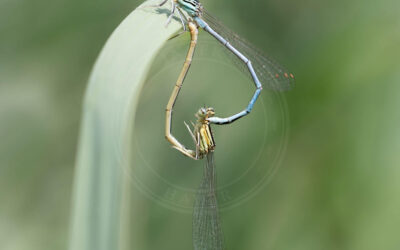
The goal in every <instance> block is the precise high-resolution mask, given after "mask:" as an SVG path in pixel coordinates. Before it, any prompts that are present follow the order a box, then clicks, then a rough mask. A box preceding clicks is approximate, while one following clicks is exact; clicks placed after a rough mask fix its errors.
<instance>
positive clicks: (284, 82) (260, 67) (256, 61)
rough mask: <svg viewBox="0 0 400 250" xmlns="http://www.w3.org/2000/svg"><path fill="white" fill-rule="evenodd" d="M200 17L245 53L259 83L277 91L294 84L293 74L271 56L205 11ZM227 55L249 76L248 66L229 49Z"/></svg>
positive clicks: (285, 89)
mask: <svg viewBox="0 0 400 250" xmlns="http://www.w3.org/2000/svg"><path fill="white" fill-rule="evenodd" d="M202 18H203V19H204V21H206V22H207V23H208V25H210V27H211V28H212V29H213V30H215V31H216V32H217V33H219V34H220V35H221V36H222V37H224V38H225V39H226V40H227V41H229V43H230V44H232V46H233V47H235V48H236V49H237V50H239V51H240V52H241V53H242V54H243V55H245V56H246V57H247V58H248V59H250V61H251V62H252V64H253V67H254V70H255V71H256V74H257V76H258V78H259V80H260V82H261V84H262V85H263V86H264V87H266V88H269V89H272V90H277V91H287V90H290V89H292V88H293V86H294V76H293V74H292V73H290V72H289V71H288V70H287V69H285V68H284V67H282V66H281V65H280V64H279V63H277V62H276V61H275V60H274V59H272V58H271V57H269V56H267V55H265V54H263V53H262V52H261V51H260V50H258V49H257V48H256V47H255V46H253V45H252V44H251V43H249V42H247V41H246V40H245V39H243V38H241V37H239V36H238V35H237V34H236V33H234V32H233V31H231V30H230V29H229V28H227V27H226V26H224V25H223V24H222V23H221V22H220V21H218V20H217V19H216V18H215V17H213V16H212V15H211V14H209V13H208V12H207V11H203V16H202ZM227 52H229V56H230V57H231V58H232V60H233V61H234V62H235V65H236V66H237V67H238V68H239V69H240V70H241V71H242V72H244V73H245V74H246V75H247V76H248V77H250V78H251V75H250V74H249V71H248V68H247V66H246V65H244V63H243V62H241V61H240V60H239V59H238V58H237V57H236V56H235V55H233V54H232V53H231V52H230V51H228V50H227Z"/></svg>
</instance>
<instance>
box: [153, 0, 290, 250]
mask: <svg viewBox="0 0 400 250" xmlns="http://www.w3.org/2000/svg"><path fill="white" fill-rule="evenodd" d="M168 1H170V3H171V13H170V15H169V17H168V19H167V25H168V23H169V22H170V21H171V20H172V18H173V16H174V15H175V14H176V13H177V14H178V16H179V19H180V21H181V23H182V26H183V30H184V31H186V30H188V31H189V32H190V35H191V41H190V46H189V50H188V53H187V56H186V60H185V62H184V65H183V68H182V70H181V73H180V75H179V77H178V80H177V82H176V84H175V87H174V90H173V92H172V94H171V97H170V99H169V101H168V104H167V107H166V126H165V136H166V138H167V140H168V141H169V142H170V143H171V144H172V146H173V147H174V148H175V149H177V150H179V151H180V152H181V153H183V154H184V155H186V156H188V157H190V158H193V159H195V160H198V159H201V158H204V156H206V158H207V160H206V162H205V168H204V174H203V181H202V184H201V185H200V188H199V191H198V193H197V197H196V201H195V206H194V215H193V244H194V249H195V250H222V249H224V246H223V235H222V230H221V226H220V222H219V218H218V217H219V215H218V206H217V199H216V190H215V185H216V183H215V182H216V178H215V166H214V157H213V151H214V148H215V142H214V138H213V135H212V132H211V128H210V124H219V125H222V124H229V123H232V122H234V121H236V120H238V119H239V118H242V117H244V116H246V115H247V114H249V113H250V112H251V110H252V109H253V106H254V104H255V102H256V101H257V99H258V97H259V95H260V93H261V91H262V88H263V87H267V88H269V89H272V90H275V91H286V90H290V89H291V88H292V87H293V85H294V76H293V74H291V73H289V72H288V71H287V70H286V69H285V68H284V67H282V66H280V65H279V64H278V63H276V62H275V61H274V60H272V59H271V58H270V57H268V56H265V55H263V54H262V53H261V52H260V51H259V50H258V49H256V48H255V47H254V46H253V45H251V44H250V43H248V42H247V41H245V40H244V39H242V38H240V37H239V36H238V35H236V34H235V33H233V32H232V31H230V30H229V29H228V28H226V27H225V26H223V25H222V24H221V23H220V22H219V21H218V20H217V19H216V18H214V17H212V15H210V14H209V13H208V12H207V11H205V10H204V8H203V6H202V5H201V3H200V2H199V1H198V0H162V2H160V3H159V4H158V5H155V6H154V7H161V6H163V5H164V4H166V3H167V2H168ZM198 27H200V28H202V29H203V30H205V31H206V32H207V33H209V34H210V35H211V36H213V37H214V38H215V39H217V40H218V41H219V42H220V43H221V44H222V45H223V46H225V47H226V49H228V50H229V51H230V52H231V53H232V54H233V55H234V56H235V57H236V58H237V59H238V60H239V61H240V62H241V63H242V65H244V66H245V67H244V68H245V71H247V75H249V76H250V78H251V80H252V81H253V82H254V85H255V92H254V94H253V96H252V98H251V100H250V102H249V103H248V105H247V106H246V107H245V109H244V110H242V111H240V112H238V113H237V114H234V115H231V116H228V117H226V118H221V117H216V116H215V112H214V109H213V108H200V110H199V111H198V112H197V114H196V117H197V119H198V120H197V122H196V124H192V125H193V131H192V130H191V129H190V128H189V126H188V125H187V124H186V127H187V128H188V130H189V132H190V134H191V136H192V138H193V141H194V142H195V145H196V147H195V150H190V149H187V148H186V147H185V146H183V145H182V144H181V143H180V142H179V141H178V140H177V139H176V138H175V137H174V136H173V135H172V133H171V122H172V110H173V107H174V105H175V102H176V99H177V97H178V94H179V92H180V89H181V88H182V85H183V82H184V80H185V77H186V75H187V73H188V70H189V67H190V65H191V62H192V59H193V55H194V51H195V48H196V44H197V39H198Z"/></svg>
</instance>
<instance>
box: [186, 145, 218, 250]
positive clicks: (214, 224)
mask: <svg viewBox="0 0 400 250" xmlns="http://www.w3.org/2000/svg"><path fill="white" fill-rule="evenodd" d="M215 182H216V176H215V165H214V154H213V153H212V152H211V153H208V154H207V160H206V162H205V164H204V174H203V179H202V182H201V185H200V187H199V189H198V191H197V194H196V200H195V203H194V210H193V247H194V250H223V249H224V244H223V234H222V228H221V223H220V219H219V214H218V204H217V196H216V193H215Z"/></svg>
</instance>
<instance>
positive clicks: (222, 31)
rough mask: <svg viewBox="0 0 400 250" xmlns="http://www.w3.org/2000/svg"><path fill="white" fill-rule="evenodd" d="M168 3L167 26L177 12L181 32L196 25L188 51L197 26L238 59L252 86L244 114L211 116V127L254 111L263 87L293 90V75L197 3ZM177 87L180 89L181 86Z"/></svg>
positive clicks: (187, 0)
mask: <svg viewBox="0 0 400 250" xmlns="http://www.w3.org/2000/svg"><path fill="white" fill-rule="evenodd" d="M167 1H168V0H163V1H162V2H161V3H160V4H159V5H156V6H159V7H161V6H163V5H164V4H165V3H167ZM170 1H171V8H172V10H171V14H170V15H169V17H168V20H167V24H168V23H169V22H170V21H171V20H172V17H173V16H174V14H175V13H176V12H177V13H178V15H179V18H180V20H181V23H182V26H183V29H184V30H186V25H187V24H188V27H189V24H190V23H193V22H194V23H195V24H196V27H193V28H190V27H189V30H190V32H191V33H192V32H193V30H194V29H195V30H196V39H193V36H192V42H191V49H192V50H193V51H194V47H195V44H196V41H197V26H199V27H201V28H202V29H204V30H205V31H207V32H208V33H209V34H210V35H212V36H213V37H215V38H216V39H217V40H218V41H219V42H220V43H221V44H222V45H224V46H225V47H226V48H227V49H228V50H229V51H230V52H232V54H233V55H234V56H235V57H237V58H238V59H239V60H240V61H241V62H242V64H243V65H245V69H246V71H247V72H248V73H249V74H248V75H249V76H250V77H251V79H252V80H253V82H254V84H255V88H256V90H255V93H254V94H253V97H252V98H251V100H250V102H249V104H248V105H247V106H246V108H245V109H244V110H243V111H241V112H239V113H237V114H234V115H232V116H229V117H226V118H220V117H210V118H208V121H209V122H211V123H214V124H227V123H231V122H233V121H235V120H237V119H239V118H241V117H243V116H245V115H247V114H249V113H250V112H251V110H252V109H253V106H254V103H255V102H256V100H257V98H258V96H259V95H260V92H261V90H262V87H263V86H265V87H267V88H270V89H273V90H277V91H285V90H289V89H291V88H292V87H293V85H294V76H293V74H292V73H289V72H288V71H287V70H286V69H285V68H284V67H282V66H280V65H279V64H278V63H277V62H275V61H274V60H273V59H271V58H270V57H268V56H266V55H263V54H262V53H261V52H260V50H258V49H256V48H255V47H254V46H253V45H251V44H250V43H248V42H247V41H245V40H244V39H242V38H240V37H239V36H238V35H236V34H235V33H234V32H232V31H230V30H229V29H228V28H226V27H225V26H223V25H222V24H221V23H220V22H219V21H218V20H217V19H216V18H214V17H212V15H210V14H209V13H207V12H206V11H205V10H204V8H203V6H202V5H201V3H200V2H199V1H198V0H170ZM192 57H193V53H192V54H191V55H190V57H189V55H188V57H187V60H186V62H185V65H184V69H183V71H185V72H186V73H187V70H188V68H189V66H187V65H189V64H190V61H191V59H192ZM189 60H190V61H189ZM185 67H186V69H185ZM183 71H182V72H183ZM186 73H185V74H184V75H183V76H182V74H181V76H180V77H183V78H182V83H183V79H184V77H185V75H186ZM261 83H262V84H261ZM180 86H182V84H181V85H180Z"/></svg>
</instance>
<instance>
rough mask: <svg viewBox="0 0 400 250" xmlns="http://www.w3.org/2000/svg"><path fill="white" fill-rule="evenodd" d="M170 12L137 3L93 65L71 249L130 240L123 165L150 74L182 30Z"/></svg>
mask: <svg viewBox="0 0 400 250" xmlns="http://www.w3.org/2000/svg"><path fill="white" fill-rule="evenodd" d="M152 3H154V1H152ZM150 4H151V3H149V1H147V2H145V3H143V4H142V6H145V5H150ZM169 13H170V12H169V10H168V9H167V8H158V9H156V8H140V7H139V8H137V9H136V10H135V11H133V12H132V13H131V14H130V15H129V16H128V17H127V18H126V19H125V20H124V21H123V22H122V23H121V24H120V25H119V26H118V28H117V29H116V30H115V31H114V33H113V34H112V36H111V37H110V39H109V40H108V42H107V43H106V45H105V47H104V48H103V50H102V52H101V53H100V56H99V58H98V59H97V62H96V64H95V66H94V69H93V72H92V74H91V77H90V80H89V86H88V89H87V92H86V96H85V101H84V109H83V119H82V125H81V132H80V139H79V147H78V156H77V163H76V173H75V183H74V191H73V208H72V218H71V221H72V226H71V238H70V246H69V249H71V250H81V249H82V250H91V249H93V250H101V249H107V250H108V249H120V248H121V247H123V246H124V245H125V244H127V243H126V239H124V237H123V235H128V232H126V231H125V230H126V228H125V227H124V225H123V223H122V222H123V221H127V220H125V219H124V216H126V214H125V213H124V212H122V211H124V210H127V211H128V210H129V209H128V207H129V202H128V201H127V200H129V199H128V198H127V197H129V195H128V194H127V192H128V188H124V186H127V185H128V184H126V183H127V182H128V181H127V177H126V175H124V173H123V171H122V169H124V166H126V165H128V164H131V165H132V161H133V159H130V156H129V151H130V138H131V131H133V124H134V122H133V121H134V119H135V110H136V107H137V104H138V100H139V96H140V91H141V89H142V85H143V83H144V81H145V79H146V74H147V73H148V71H149V69H150V66H151V64H152V63H153V60H154V58H155V56H156V55H157V53H158V52H159V51H160V49H161V48H162V47H163V45H164V44H165V42H166V41H167V40H168V39H169V38H170V37H171V36H173V35H174V34H176V33H177V32H178V31H179V30H180V29H181V24H180V23H179V22H177V21H176V20H173V21H172V22H171V24H170V25H169V26H168V27H167V28H166V27H165V22H166V20H167V15H168V14H169ZM124 183H125V184H124ZM125 198H126V199H125ZM123 203H124V204H123Z"/></svg>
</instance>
